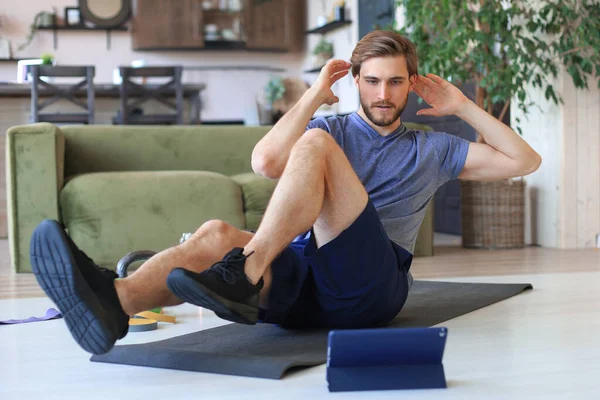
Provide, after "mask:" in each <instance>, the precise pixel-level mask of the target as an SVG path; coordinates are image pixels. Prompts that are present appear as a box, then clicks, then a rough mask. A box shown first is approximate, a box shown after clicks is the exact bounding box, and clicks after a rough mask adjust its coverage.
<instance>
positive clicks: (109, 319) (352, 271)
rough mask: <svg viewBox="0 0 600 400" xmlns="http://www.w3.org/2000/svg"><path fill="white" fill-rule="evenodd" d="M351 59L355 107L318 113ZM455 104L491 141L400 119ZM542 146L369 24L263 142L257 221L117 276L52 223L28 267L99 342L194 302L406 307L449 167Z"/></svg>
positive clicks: (478, 175)
mask: <svg viewBox="0 0 600 400" xmlns="http://www.w3.org/2000/svg"><path fill="white" fill-rule="evenodd" d="M349 68H351V69H352V75H353V77H354V82H355V85H356V87H357V89H358V91H359V94H360V102H361V106H360V109H359V110H358V112H356V113H354V114H351V115H348V116H345V117H331V118H318V119H315V120H313V121H311V116H312V115H313V114H314V112H315V111H316V110H317V108H318V107H319V106H321V105H322V104H323V103H327V104H330V105H331V104H333V103H335V102H337V101H338V98H337V97H336V96H335V95H334V94H333V92H332V91H331V86H332V84H333V83H334V82H335V81H337V80H339V79H340V78H342V77H344V76H345V75H346V74H348V70H349ZM411 91H415V92H416V93H417V94H418V95H419V96H420V97H422V98H423V99H424V100H425V101H426V102H427V103H428V104H429V105H430V106H431V108H429V109H427V110H422V111H420V112H419V113H420V114H425V115H434V116H442V115H457V116H458V117H460V118H462V119H463V120H464V121H466V122H467V123H469V124H470V125H471V126H473V128H475V130H476V131H478V132H480V133H481V134H482V135H483V137H484V138H485V140H486V142H487V143H488V144H478V143H469V142H467V141H465V140H462V139H459V138H457V137H455V136H451V135H447V134H444V133H431V132H421V131H412V130H408V129H406V128H405V127H404V126H403V125H402V122H401V120H400V115H401V113H402V111H403V109H404V107H405V106H406V103H407V100H408V95H409V92H411ZM540 162H541V159H540V156H539V155H538V154H537V153H536V152H535V151H534V150H533V149H532V148H531V147H529V146H528V145H527V143H526V142H525V141H524V140H523V139H521V137H519V135H517V134H516V133H515V132H513V131H512V130H511V129H510V128H508V127H507V126H505V125H503V124H502V123H500V122H499V121H497V120H496V119H494V118H493V117H491V116H490V115H489V114H487V113H486V112H485V111H483V110H481V109H480V108H478V107H477V106H476V105H475V104H473V102H471V101H470V100H469V99H467V98H466V97H465V96H464V95H463V94H462V92H461V91H460V90H458V89H457V88H456V87H454V86H453V85H451V84H450V83H448V82H446V81H445V80H443V79H441V78H440V77H438V76H436V75H433V74H429V75H427V77H424V76H419V75H418V73H417V57H416V52H415V48H414V45H413V44H412V43H411V42H410V41H408V40H407V39H406V38H404V37H402V36H400V35H398V34H395V33H392V32H386V31H374V32H371V33H369V34H368V35H366V36H365V37H364V38H363V39H362V40H361V41H360V42H359V43H358V44H357V46H356V48H355V49H354V51H353V53H352V58H351V62H350V63H348V62H346V61H343V60H333V61H330V62H329V63H327V65H326V66H325V67H324V68H323V70H322V71H321V73H320V75H319V77H318V78H317V81H316V83H315V84H314V85H313V86H312V87H311V88H310V89H309V90H308V91H307V92H306V93H305V94H304V96H303V97H302V98H301V100H300V101H299V102H298V103H297V104H296V105H295V106H294V107H293V108H292V110H290V111H289V112H288V113H287V114H286V115H284V116H283V118H281V120H280V121H279V122H278V123H277V124H276V125H275V126H274V127H273V128H272V129H271V131H270V132H268V133H267V134H266V135H265V136H264V138H263V139H262V140H261V141H260V142H259V143H258V144H257V145H256V147H255V149H254V151H253V154H252V166H253V169H254V170H255V171H256V172H257V173H259V174H261V175H263V176H266V177H268V178H271V179H279V182H278V185H277V187H276V189H275V191H274V193H273V195H272V198H271V200H270V203H269V206H268V207H267V210H266V211H265V214H264V217H263V220H262V223H261V225H260V227H259V228H258V231H257V232H256V233H251V232H245V231H241V230H238V229H236V228H234V227H232V226H229V225H227V224H225V223H224V222H221V221H209V222H207V223H205V224H204V225H202V226H201V227H200V228H199V229H198V230H197V231H196V232H195V233H194V234H193V235H192V237H191V238H190V239H188V240H187V241H185V242H183V243H182V244H180V245H179V246H176V247H173V248H170V249H167V250H165V251H163V252H161V253H159V254H157V255H155V256H154V257H152V258H151V259H150V260H148V261H147V262H146V263H145V264H144V265H143V266H142V267H141V268H140V269H139V270H138V271H136V272H135V273H133V274H132V275H131V276H130V277H128V278H126V279H122V280H116V281H115V277H116V274H115V273H114V272H112V271H108V270H105V269H101V268H99V267H97V266H96V265H95V263H94V262H93V261H92V260H91V259H89V258H88V257H87V256H86V255H85V254H84V253H83V252H81V251H80V250H79V249H77V247H76V246H75V244H74V243H73V242H72V241H71V240H70V238H69V237H68V235H67V234H66V233H65V231H64V230H63V228H62V227H61V226H60V225H59V224H58V223H57V222H55V221H49V220H47V221H44V222H42V223H41V224H40V225H39V226H38V228H36V230H35V232H34V234H33V237H32V243H31V259H32V265H33V268H34V272H35V274H36V277H37V278H38V281H39V282H40V284H41V286H42V287H43V288H44V290H45V291H46V293H47V294H48V296H49V297H50V298H51V299H52V300H53V301H54V302H55V303H56V304H57V306H58V308H59V309H60V310H61V312H63V314H64V317H65V321H66V323H67V326H68V328H69V329H70V331H71V333H72V334H73V336H74V338H75V339H76V341H77V342H78V343H79V344H80V345H81V346H82V347H83V348H84V349H85V350H87V351H89V352H91V353H95V354H99V353H104V352H106V351H108V350H110V348H111V347H112V346H113V345H114V343H115V342H116V340H117V339H119V338H122V337H123V336H125V334H126V333H127V328H128V325H127V324H128V319H129V316H130V315H133V314H135V313H137V312H140V311H143V310H147V309H150V308H153V307H157V306H170V305H176V304H180V303H181V302H182V301H185V302H189V303H192V304H195V305H198V306H201V307H205V308H208V309H211V310H213V311H214V312H215V313H216V314H217V315H218V316H220V317H221V318H224V319H227V320H230V321H235V322H241V323H246V324H254V323H256V322H258V321H260V322H265V323H274V324H280V325H281V326H284V327H296V328H302V327H321V328H361V327H372V326H379V325H383V324H386V323H387V322H389V321H390V320H391V319H393V318H394V317H395V316H396V315H397V314H398V313H399V312H400V310H401V309H402V307H403V305H404V302H405V301H406V298H407V295H408V291H409V288H410V285H411V283H412V277H411V275H410V273H409V268H410V264H411V260H412V255H411V253H412V251H413V248H414V243H415V241H416V237H417V232H418V229H419V226H420V224H421V222H422V220H423V215H424V213H425V210H426V207H427V204H428V203H429V201H430V199H431V198H432V196H433V195H434V193H435V191H436V190H437V188H438V187H439V186H440V185H442V184H443V183H445V182H447V181H448V180H450V179H454V178H457V177H458V178H462V179H474V180H495V179H505V178H509V177H513V176H522V175H526V174H529V173H531V172H533V171H535V170H536V169H537V168H538V167H539V165H540Z"/></svg>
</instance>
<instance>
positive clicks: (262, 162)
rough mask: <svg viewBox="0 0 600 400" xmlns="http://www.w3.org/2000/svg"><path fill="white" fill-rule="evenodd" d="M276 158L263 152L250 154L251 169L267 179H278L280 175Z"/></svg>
mask: <svg viewBox="0 0 600 400" xmlns="http://www.w3.org/2000/svg"><path fill="white" fill-rule="evenodd" d="M280 169H281V168H279V165H278V163H277V160H276V159H275V158H273V157H268V156H265V155H263V154H252V170H254V172H256V173H257V174H259V175H262V176H264V177H265V178H267V179H279V178H280V177H281V173H282V172H283V171H280Z"/></svg>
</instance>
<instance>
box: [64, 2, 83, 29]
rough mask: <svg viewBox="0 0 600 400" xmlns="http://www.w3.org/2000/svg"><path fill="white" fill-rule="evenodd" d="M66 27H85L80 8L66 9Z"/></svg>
mask: <svg viewBox="0 0 600 400" xmlns="http://www.w3.org/2000/svg"><path fill="white" fill-rule="evenodd" d="M65 25H67V26H81V25H83V19H82V18H81V11H80V10H79V7H65Z"/></svg>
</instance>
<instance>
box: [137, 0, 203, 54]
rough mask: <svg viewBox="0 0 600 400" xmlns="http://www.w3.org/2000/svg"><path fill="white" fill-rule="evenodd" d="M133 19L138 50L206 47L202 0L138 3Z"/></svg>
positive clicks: (152, 0)
mask: <svg viewBox="0 0 600 400" xmlns="http://www.w3.org/2000/svg"><path fill="white" fill-rule="evenodd" d="M136 5H137V7H136V11H135V15H134V18H133V29H132V43H133V49H134V50H163V49H174V48H177V49H185V48H199V47H203V46H204V24H203V10H202V1H201V0H177V1H173V0H138V1H137V2H136Z"/></svg>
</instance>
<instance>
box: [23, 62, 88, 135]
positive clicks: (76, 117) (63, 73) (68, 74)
mask: <svg viewBox="0 0 600 400" xmlns="http://www.w3.org/2000/svg"><path fill="white" fill-rule="evenodd" d="M31 72H32V82H31V121H32V122H53V123H83V124H93V123H94V97H95V95H94V73H95V68H94V67H93V66H68V65H61V66H53V65H33V66H32V67H31ZM44 77H61V78H84V79H83V80H82V81H81V82H79V83H77V84H74V85H70V86H67V87H60V86H57V85H55V84H52V83H49V82H47V81H46V80H42V78H44ZM40 87H44V88H45V89H46V90H45V94H46V95H48V94H49V95H52V97H51V98H49V99H46V100H44V101H43V102H41V101H40ZM84 87H85V88H86V90H85V92H86V101H82V100H81V99H80V98H78V97H76V92H77V91H79V90H80V89H82V88H84ZM61 99H65V100H68V101H70V102H71V103H73V104H75V105H77V106H79V107H81V108H83V109H84V110H85V112H80V113H49V112H45V113H43V112H41V111H42V109H44V108H46V107H48V106H49V105H51V104H53V103H55V102H57V101H58V100H61Z"/></svg>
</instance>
